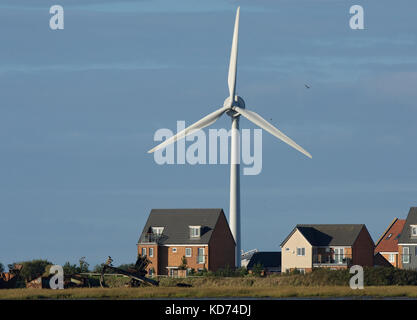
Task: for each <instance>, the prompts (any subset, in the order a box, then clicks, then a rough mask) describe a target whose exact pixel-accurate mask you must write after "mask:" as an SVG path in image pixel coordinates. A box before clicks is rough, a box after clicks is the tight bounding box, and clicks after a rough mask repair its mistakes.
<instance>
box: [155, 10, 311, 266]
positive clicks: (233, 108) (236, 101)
mask: <svg viewBox="0 0 417 320" xmlns="http://www.w3.org/2000/svg"><path fill="white" fill-rule="evenodd" d="M239 11H240V7H239V8H237V12H236V20H235V28H234V32H233V42H232V51H231V54H230V65H229V76H228V80H227V83H228V85H229V97H227V98H226V100H225V101H224V103H223V107H221V108H220V109H218V110H216V111H214V112H212V113H210V114H209V115H207V116H205V117H204V118H202V119H200V120H199V121H197V122H195V123H194V124H192V125H191V126H189V127H187V128H185V129H184V130H182V131H180V132H178V133H177V134H176V135H175V136H172V137H170V138H168V139H166V140H165V141H164V142H162V143H161V144H159V145H157V146H156V147H155V148H153V149H151V150H149V151H148V153H152V152H154V151H156V150H159V149H162V148H165V147H166V146H168V145H169V144H171V143H173V142H175V141H177V140H180V139H182V138H184V137H186V136H187V135H190V134H192V133H194V132H195V131H197V130H200V129H203V128H205V127H207V126H209V125H211V124H213V123H214V122H216V120H217V119H219V118H220V117H221V116H222V115H223V114H224V113H227V114H228V115H229V116H230V117H231V118H232V130H231V152H230V213H229V214H230V218H229V223H230V229H231V231H232V234H233V237H234V239H235V242H236V256H235V257H236V267H240V246H241V243H240V181H239V180H240V166H239V162H240V140H239V117H240V116H243V117H245V118H246V119H248V120H249V121H251V122H253V123H254V124H256V125H257V126H259V127H261V128H262V129H264V130H266V131H268V132H269V133H270V134H272V135H274V136H275V137H277V138H278V139H280V140H282V141H284V142H285V143H287V144H289V145H290V146H291V147H293V148H294V149H296V150H298V151H300V152H301V153H303V154H305V155H306V156H307V157H309V158H311V154H310V153H308V152H307V151H306V150H304V149H303V148H302V147H300V146H299V145H298V144H296V143H295V142H294V141H293V140H291V139H290V138H289V137H287V136H286V135H285V134H283V133H282V132H281V131H279V130H278V129H277V128H275V127H274V126H273V125H272V124H270V123H269V122H268V121H266V120H265V119H264V118H262V117H261V116H260V115H258V114H257V113H255V112H253V111H249V110H247V109H245V102H244V101H243V99H242V98H241V97H239V96H237V95H236V73H237V48H238V38H239Z"/></svg>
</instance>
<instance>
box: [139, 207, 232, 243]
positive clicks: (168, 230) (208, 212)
mask: <svg viewBox="0 0 417 320" xmlns="http://www.w3.org/2000/svg"><path fill="white" fill-rule="evenodd" d="M220 215H224V212H223V209H152V210H151V213H150V214H149V217H148V221H147V222H146V224H145V227H144V228H143V231H142V234H141V236H140V238H139V241H138V242H139V243H141V242H142V243H143V242H145V241H144V240H145V239H146V235H147V234H148V233H149V232H151V230H152V227H164V230H163V234H162V236H161V238H160V239H159V243H160V244H208V243H209V241H210V238H211V235H212V233H213V230H214V228H215V226H216V223H217V221H218V219H219V217H220ZM190 226H201V234H200V237H198V238H191V237H190V229H189V227H190Z"/></svg>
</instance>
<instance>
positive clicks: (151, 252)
mask: <svg viewBox="0 0 417 320" xmlns="http://www.w3.org/2000/svg"><path fill="white" fill-rule="evenodd" d="M149 257H151V258H153V248H149Z"/></svg>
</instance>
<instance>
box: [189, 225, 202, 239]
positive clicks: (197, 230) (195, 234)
mask: <svg viewBox="0 0 417 320" xmlns="http://www.w3.org/2000/svg"><path fill="white" fill-rule="evenodd" d="M200 234H201V226H190V237H191V238H200Z"/></svg>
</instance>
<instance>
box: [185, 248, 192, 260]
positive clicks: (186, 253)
mask: <svg viewBox="0 0 417 320" xmlns="http://www.w3.org/2000/svg"><path fill="white" fill-rule="evenodd" d="M185 256H186V257H188V258H189V257H191V248H185Z"/></svg>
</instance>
